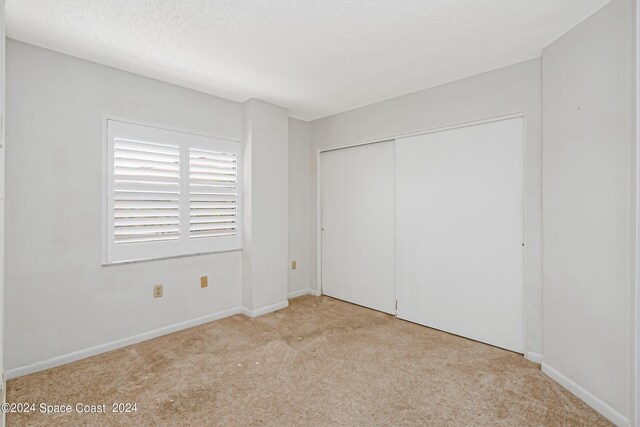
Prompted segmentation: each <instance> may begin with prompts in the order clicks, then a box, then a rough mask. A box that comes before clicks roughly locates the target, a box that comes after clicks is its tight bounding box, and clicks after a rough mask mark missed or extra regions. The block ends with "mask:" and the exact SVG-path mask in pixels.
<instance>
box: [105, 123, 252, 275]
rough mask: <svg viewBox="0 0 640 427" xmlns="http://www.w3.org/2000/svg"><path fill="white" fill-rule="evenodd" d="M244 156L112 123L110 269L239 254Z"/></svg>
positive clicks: (194, 138)
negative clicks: (128, 263)
mask: <svg viewBox="0 0 640 427" xmlns="http://www.w3.org/2000/svg"><path fill="white" fill-rule="evenodd" d="M240 150H241V144H240V143H239V142H235V141H228V140H223V139H217V138H211V137H205V136H200V135H193V134H188V133H182V132H176V131H170V130H165V129H159V128H153V127H148V126H141V125H135V124H131V123H124V122H119V121H115V120H108V121H107V156H106V177H107V179H106V221H105V222H106V239H105V240H106V257H105V258H106V259H105V261H106V263H107V264H110V263H116V262H125V261H136V260H144V259H153V258H164V257H174V256H181V255H190V254H198V253H206V252H219V251H227V250H234V249H240V248H241V247H242V234H241V233H242V230H241V228H240V227H241V226H240V223H241V218H242V215H241V200H242V195H241V182H240V179H241V164H242V162H241V151H240Z"/></svg>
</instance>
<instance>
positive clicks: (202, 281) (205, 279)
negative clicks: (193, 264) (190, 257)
mask: <svg viewBox="0 0 640 427" xmlns="http://www.w3.org/2000/svg"><path fill="white" fill-rule="evenodd" d="M207 286H209V278H208V277H207V276H202V277H200V287H201V288H206V287H207Z"/></svg>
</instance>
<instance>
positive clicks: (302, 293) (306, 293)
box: [287, 289, 320, 299]
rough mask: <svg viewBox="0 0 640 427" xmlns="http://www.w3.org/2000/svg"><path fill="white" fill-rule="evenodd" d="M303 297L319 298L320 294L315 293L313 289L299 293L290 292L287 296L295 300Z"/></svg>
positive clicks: (301, 290) (300, 290) (298, 291)
mask: <svg viewBox="0 0 640 427" xmlns="http://www.w3.org/2000/svg"><path fill="white" fill-rule="evenodd" d="M303 295H313V296H314V297H317V296H319V295H320V294H319V293H318V291H314V290H311V289H299V290H297V291H291V292H289V295H287V296H288V298H289V299H293V298H298V297H301V296H303Z"/></svg>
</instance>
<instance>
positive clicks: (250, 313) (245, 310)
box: [241, 300, 289, 317]
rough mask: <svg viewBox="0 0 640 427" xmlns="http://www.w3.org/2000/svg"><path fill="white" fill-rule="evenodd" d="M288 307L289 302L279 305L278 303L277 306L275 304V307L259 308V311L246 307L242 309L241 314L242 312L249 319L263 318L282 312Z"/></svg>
mask: <svg viewBox="0 0 640 427" xmlns="http://www.w3.org/2000/svg"><path fill="white" fill-rule="evenodd" d="M287 307H289V301H288V300H286V301H282V302H279V303H276V304H273V305H268V306H266V307H262V308H259V309H257V310H249V309H248V308H246V307H242V309H241V310H242V311H241V312H242V314H244V315H245V316H247V317H258V316H263V315H265V314H268V313H272V312H274V311H277V310H282V309H283V308H287Z"/></svg>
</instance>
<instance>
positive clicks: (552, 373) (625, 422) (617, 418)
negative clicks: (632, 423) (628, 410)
mask: <svg viewBox="0 0 640 427" xmlns="http://www.w3.org/2000/svg"><path fill="white" fill-rule="evenodd" d="M542 372H544V373H545V374H547V375H548V376H549V377H551V378H552V379H553V380H554V381H556V382H557V383H558V384H560V385H561V386H563V387H564V388H566V389H567V390H569V391H570V392H571V393H573V394H575V395H576V396H578V397H579V398H580V399H581V400H583V401H584V402H585V403H586V404H587V405H589V406H591V407H592V408H593V409H595V410H596V411H598V412H599V413H600V414H602V415H603V416H604V417H605V418H607V419H608V420H609V421H611V422H612V423H614V424H615V425H617V426H619V427H627V426H629V419H628V418H627V417H625V416H624V415H622V414H621V413H620V412H618V411H616V410H615V409H613V408H612V407H611V406H609V405H608V404H607V403H605V402H604V401H602V400H601V399H600V398H598V397H596V396H594V395H593V394H591V392H589V391H587V390H585V389H584V388H582V386H580V385H578V384H577V383H576V382H574V381H573V380H571V379H569V378H568V377H566V376H564V375H563V374H561V373H560V372H558V371H557V370H555V369H554V368H552V367H551V366H549V365H548V364H546V363H544V362H543V363H542Z"/></svg>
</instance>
